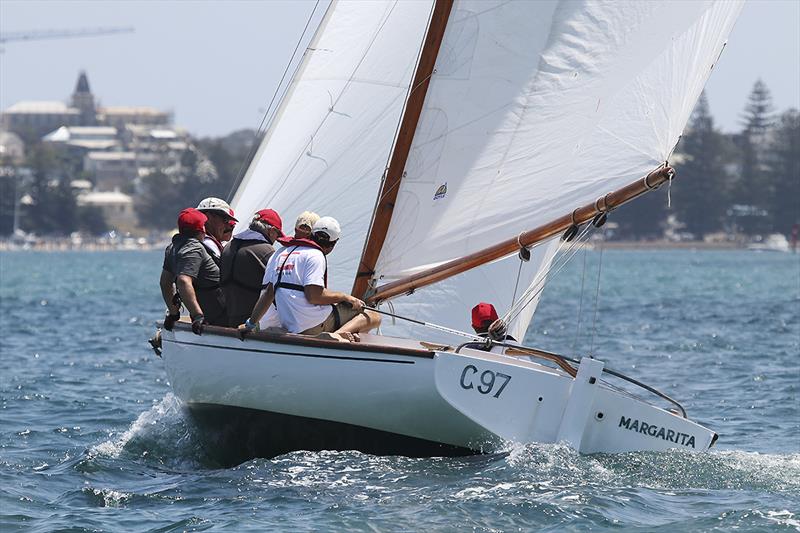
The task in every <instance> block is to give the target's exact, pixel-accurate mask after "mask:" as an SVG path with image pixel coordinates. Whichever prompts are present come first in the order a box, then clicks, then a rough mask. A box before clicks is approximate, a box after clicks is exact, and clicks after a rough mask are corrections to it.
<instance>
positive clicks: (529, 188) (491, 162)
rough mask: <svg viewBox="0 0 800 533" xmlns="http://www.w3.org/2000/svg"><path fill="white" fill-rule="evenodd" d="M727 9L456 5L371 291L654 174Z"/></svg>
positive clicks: (727, 18) (712, 53) (710, 60)
mask: <svg viewBox="0 0 800 533" xmlns="http://www.w3.org/2000/svg"><path fill="white" fill-rule="evenodd" d="M740 8H741V4H740V3H739V2H730V1H710V0H709V1H699V0H698V1H691V2H687V1H674V2H643V1H640V0H634V1H622V0H619V1H615V2H595V1H588V0H587V1H572V0H571V1H536V2H505V1H496V2H494V1H492V2H487V1H469V0H463V1H462V0H458V1H456V2H455V4H454V6H453V11H452V13H451V15H450V21H449V23H448V25H447V29H446V31H445V35H444V40H443V42H442V46H441V49H440V51H439V56H438V59H437V62H436V70H435V72H434V74H433V76H432V78H431V85H430V87H429V89H428V94H427V98H426V100H425V107H424V109H423V113H422V116H421V118H420V122H419V124H418V126H417V131H416V135H415V137H414V141H413V144H412V147H411V153H410V156H409V160H408V164H407V166H406V174H405V177H404V178H403V181H402V183H401V185H400V191H399V194H398V197H397V202H396V206H395V209H394V214H393V217H392V221H391V224H390V227H389V231H388V234H387V238H386V243H385V244H384V247H383V249H382V251H381V254H380V257H379V259H378V262H377V267H376V271H377V276H378V278H379V284H380V281H383V282H386V281H389V280H391V279H396V278H400V277H403V276H407V275H409V274H413V273H415V272H418V271H421V270H424V269H426V268H429V267H432V266H435V265H438V264H441V263H443V262H446V261H449V260H454V259H457V258H460V257H464V256H466V255H467V254H470V253H472V252H475V251H476V250H480V249H482V248H485V247H487V246H490V245H492V244H494V243H496V242H497V241H498V240H501V239H508V238H511V237H513V236H514V235H516V234H518V233H519V232H521V231H524V230H528V229H531V228H534V227H536V226H538V225H540V224H544V223H546V222H549V221H551V220H554V219H556V218H557V217H560V216H562V215H565V214H568V213H570V212H571V211H573V210H574V209H575V208H577V207H579V206H581V205H583V204H586V203H589V202H593V201H595V200H596V199H597V198H599V197H601V196H603V195H604V194H606V193H608V192H610V191H612V190H615V189H618V188H620V187H622V186H624V185H627V184H629V183H632V182H633V181H635V180H636V179H638V178H640V177H642V176H644V175H645V174H647V173H648V172H649V171H651V170H653V169H654V168H655V167H657V166H658V165H659V164H660V163H662V162H663V161H664V160H665V159H667V157H668V156H669V154H670V153H671V151H672V149H673V148H674V146H675V144H676V143H677V141H678V138H679V136H680V134H681V131H682V129H683V127H684V125H685V123H686V121H687V120H688V117H689V114H690V113H691V110H692V108H693V106H694V103H695V101H696V100H697V98H698V96H699V95H700V92H701V90H702V88H703V85H704V83H705V80H706V78H707V77H708V75H709V73H710V70H711V67H712V66H713V64H714V61H716V59H717V57H718V56H719V54H720V52H721V50H722V47H723V45H724V41H725V39H726V37H727V35H728V33H729V32H730V30H731V28H732V25H733V23H734V20H735V18H736V15H737V14H738V12H739V10H740Z"/></svg>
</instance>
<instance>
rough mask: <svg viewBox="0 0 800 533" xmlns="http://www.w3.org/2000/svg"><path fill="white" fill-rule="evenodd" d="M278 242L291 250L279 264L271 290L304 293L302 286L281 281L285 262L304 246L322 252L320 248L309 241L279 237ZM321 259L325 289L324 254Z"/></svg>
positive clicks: (326, 277)
mask: <svg viewBox="0 0 800 533" xmlns="http://www.w3.org/2000/svg"><path fill="white" fill-rule="evenodd" d="M278 242H279V243H281V244H282V245H283V246H284V247H286V248H289V247H290V246H292V247H293V248H292V249H291V250H289V253H288V254H286V259H284V260H283V263H282V264H281V268H280V270H278V280H277V281H276V282H275V287H274V288H273V290H274V291H275V292H277V291H278V289H290V290H293V291H300V292H305V288H304V287H303V286H302V285H299V284H297V283H285V282H283V281H281V278H283V267H284V266H285V265H286V262H287V261H288V260H289V257H291V255H292V252H294V251H295V250H296V249H297V248H300V247H302V246H305V247H307V248H316V249H317V250H319V251H320V252H322V247H321V246H320V245H319V244H317V243H316V242H314V241H312V240H311V239H297V238H295V237H280V238H279V239H278ZM322 257H323V258H324V259H325V274H324V276H323V281H324V282H325V288H327V287H328V257H327V256H326V255H325V254H324V253H323V254H322ZM265 287H266V285H264V286H262V287H261V288H262V289H264V288H265ZM276 307H277V304H276Z"/></svg>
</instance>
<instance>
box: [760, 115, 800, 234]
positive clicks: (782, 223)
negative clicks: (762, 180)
mask: <svg viewBox="0 0 800 533" xmlns="http://www.w3.org/2000/svg"><path fill="white" fill-rule="evenodd" d="M767 161H768V163H769V171H768V177H769V185H770V187H769V190H770V197H769V203H768V206H767V207H768V209H769V212H770V213H771V214H772V220H773V230H774V231H778V232H781V233H783V234H786V235H788V234H789V233H790V232H791V230H792V226H793V225H794V224H800V113H798V111H797V110H796V109H789V110H788V111H786V112H784V113H783V114H782V115H781V116H780V118H779V120H778V123H777V125H776V127H775V128H774V129H773V130H772V132H771V135H770V143H769V147H768V149H767Z"/></svg>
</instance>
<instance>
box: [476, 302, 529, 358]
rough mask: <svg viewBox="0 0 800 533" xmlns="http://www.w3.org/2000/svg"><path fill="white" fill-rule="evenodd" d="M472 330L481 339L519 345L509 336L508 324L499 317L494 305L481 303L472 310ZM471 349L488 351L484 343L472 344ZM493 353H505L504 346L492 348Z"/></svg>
mask: <svg viewBox="0 0 800 533" xmlns="http://www.w3.org/2000/svg"><path fill="white" fill-rule="evenodd" d="M472 329H474V330H475V333H477V334H478V336H479V337H483V338H488V337H491V338H492V340H496V341H500V342H510V343H514V344H516V343H517V339H515V338H514V337H512V336H511V335H509V334H508V333H507V331H506V324H505V322H503V321H502V320H500V318H499V317H498V316H497V310H496V309H495V308H494V305H492V304H490V303H486V302H481V303H479V304H478V305H476V306H475V307H473V308H472ZM469 347H470V348H477V349H480V350H486V345H485V344H482V343H477V342H476V343H470V344H469ZM490 351H492V352H496V353H505V347H504V346H497V345H494V346H492V348H491V350H490Z"/></svg>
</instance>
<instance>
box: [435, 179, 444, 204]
mask: <svg viewBox="0 0 800 533" xmlns="http://www.w3.org/2000/svg"><path fill="white" fill-rule="evenodd" d="M445 195H447V182H444V183H442V184H441V185H439V188H438V189H436V194H434V195H433V199H434V200H441V199H442V198H444V197H445Z"/></svg>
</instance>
